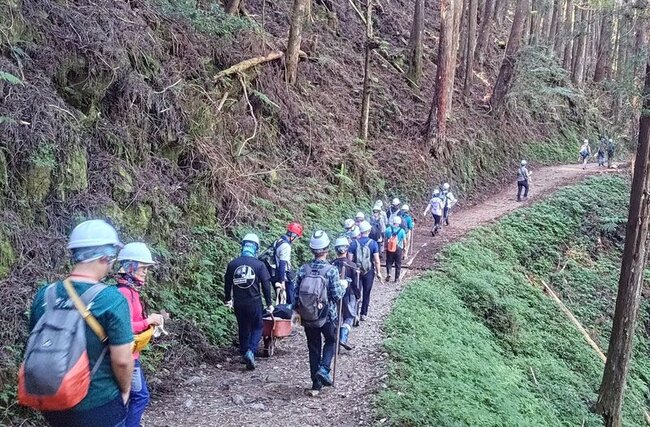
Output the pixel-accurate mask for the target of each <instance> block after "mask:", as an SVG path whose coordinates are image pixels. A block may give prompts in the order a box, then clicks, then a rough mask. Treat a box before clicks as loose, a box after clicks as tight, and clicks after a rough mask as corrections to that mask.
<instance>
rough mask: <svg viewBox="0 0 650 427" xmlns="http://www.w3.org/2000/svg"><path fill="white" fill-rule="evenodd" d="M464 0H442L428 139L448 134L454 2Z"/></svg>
mask: <svg viewBox="0 0 650 427" xmlns="http://www.w3.org/2000/svg"><path fill="white" fill-rule="evenodd" d="M460 1H462V0H440V41H439V42H438V64H437V65H438V68H437V71H436V87H435V90H434V92H433V102H432V103H431V109H430V110H429V117H428V119H427V123H426V126H425V127H426V136H427V140H429V141H430V140H431V139H433V137H434V136H436V137H437V138H438V139H440V140H444V138H445V134H446V122H447V109H448V100H449V95H448V94H449V92H450V90H452V89H453V85H454V82H453V80H452V79H453V72H452V71H453V68H454V62H455V58H456V54H455V52H454V49H453V45H454V43H453V39H454V34H453V33H454V9H455V8H456V5H455V4H454V3H457V2H460Z"/></svg>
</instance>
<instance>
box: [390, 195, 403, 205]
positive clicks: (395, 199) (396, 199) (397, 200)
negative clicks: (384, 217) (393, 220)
mask: <svg viewBox="0 0 650 427" xmlns="http://www.w3.org/2000/svg"><path fill="white" fill-rule="evenodd" d="M399 204H401V202H400V201H399V199H398V198H397V197H395V198H394V199H393V203H392V205H393V206H397V205H399Z"/></svg>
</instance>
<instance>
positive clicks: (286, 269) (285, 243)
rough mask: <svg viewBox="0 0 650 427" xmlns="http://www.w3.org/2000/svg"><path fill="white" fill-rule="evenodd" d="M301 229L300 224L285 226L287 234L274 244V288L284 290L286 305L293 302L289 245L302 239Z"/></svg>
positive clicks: (293, 286)
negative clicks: (275, 267)
mask: <svg viewBox="0 0 650 427" xmlns="http://www.w3.org/2000/svg"><path fill="white" fill-rule="evenodd" d="M302 232H303V228H302V225H300V223H297V222H292V223H291V224H289V225H288V226H287V232H286V234H285V235H284V236H282V237H280V238H279V239H278V240H277V241H276V243H275V265H276V266H277V270H276V275H277V277H275V278H274V281H275V282H276V287H279V288H280V289H284V290H285V291H286V295H287V304H293V303H294V302H295V293H296V292H295V285H294V283H295V274H294V273H293V271H292V268H291V244H292V243H293V242H294V241H295V240H296V239H298V238H299V237H302Z"/></svg>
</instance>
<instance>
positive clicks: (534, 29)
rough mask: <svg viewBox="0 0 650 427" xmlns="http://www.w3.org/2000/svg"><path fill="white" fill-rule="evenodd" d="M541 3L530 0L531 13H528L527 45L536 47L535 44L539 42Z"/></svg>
mask: <svg viewBox="0 0 650 427" xmlns="http://www.w3.org/2000/svg"><path fill="white" fill-rule="evenodd" d="M540 3H541V1H540V0H532V2H531V5H532V7H531V12H530V35H529V39H528V42H529V44H532V45H536V44H537V42H538V41H539V28H540V24H541V22H540V20H541V15H542V13H541V11H540V8H541V4H540Z"/></svg>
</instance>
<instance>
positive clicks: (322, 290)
mask: <svg viewBox="0 0 650 427" xmlns="http://www.w3.org/2000/svg"><path fill="white" fill-rule="evenodd" d="M303 268H305V269H307V270H308V271H309V273H308V274H307V275H306V276H305V277H304V278H303V279H302V281H301V282H300V290H299V292H298V302H297V311H298V314H300V317H301V318H302V324H303V326H305V327H307V328H320V327H322V326H323V325H324V324H325V322H326V321H327V302H328V297H327V283H328V279H327V277H326V276H327V272H328V271H330V269H332V268H336V267H335V266H333V265H331V264H326V265H324V266H322V267H321V268H320V269H315V268H312V266H311V265H309V264H307V265H305V266H304V267H303Z"/></svg>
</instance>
